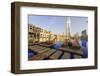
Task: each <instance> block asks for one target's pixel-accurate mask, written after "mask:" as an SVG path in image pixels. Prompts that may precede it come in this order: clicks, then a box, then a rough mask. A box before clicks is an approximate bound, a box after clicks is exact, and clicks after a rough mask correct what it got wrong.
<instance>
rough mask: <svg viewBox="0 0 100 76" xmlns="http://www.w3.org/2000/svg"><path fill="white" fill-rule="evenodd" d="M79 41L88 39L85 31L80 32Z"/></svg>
mask: <svg viewBox="0 0 100 76" xmlns="http://www.w3.org/2000/svg"><path fill="white" fill-rule="evenodd" d="M81 39H82V40H83V39H84V40H87V39H88V35H87V31H86V30H83V31H82V32H81Z"/></svg>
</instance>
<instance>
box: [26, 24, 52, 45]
mask: <svg viewBox="0 0 100 76" xmlns="http://www.w3.org/2000/svg"><path fill="white" fill-rule="evenodd" d="M50 36H51V34H50V31H47V30H45V29H42V28H39V27H36V26H35V25H32V24H29V25H28V42H29V43H30V44H31V43H35V42H46V41H49V40H50Z"/></svg>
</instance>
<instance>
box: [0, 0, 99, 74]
mask: <svg viewBox="0 0 100 76" xmlns="http://www.w3.org/2000/svg"><path fill="white" fill-rule="evenodd" d="M13 1H25V2H26V1H27V2H39V3H57V4H69V5H70V4H71V5H87V6H98V7H99V15H98V17H99V18H98V21H100V6H99V5H100V0H10V1H9V0H1V2H0V76H16V75H14V74H12V73H10V57H11V56H10V55H11V48H10V47H11V40H10V38H11V37H10V36H11V23H10V21H11V15H10V8H11V7H10V3H11V2H13ZM99 24H100V22H98V28H100V26H99ZM98 33H100V30H99V31H98ZM98 37H99V38H98V39H99V40H98V42H100V34H99V36H98ZM99 50H100V48H99ZM98 54H100V51H98ZM98 58H100V55H99V56H98ZM98 64H99V68H98V70H81V71H65V72H52V73H38V74H26V75H25V74H24V75H25V76H55V75H56V76H92V75H93V76H94V75H95V76H99V72H100V71H99V70H100V59H99V63H98ZM19 76H23V75H19Z"/></svg>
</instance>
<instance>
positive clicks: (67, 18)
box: [66, 17, 71, 39]
mask: <svg viewBox="0 0 100 76" xmlns="http://www.w3.org/2000/svg"><path fill="white" fill-rule="evenodd" d="M66 20H67V21H66V35H67V39H69V38H70V36H71V20H70V17H66Z"/></svg>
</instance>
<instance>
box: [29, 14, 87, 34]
mask: <svg viewBox="0 0 100 76" xmlns="http://www.w3.org/2000/svg"><path fill="white" fill-rule="evenodd" d="M66 17H67V16H44V15H29V16H28V24H33V25H36V26H37V27H40V28H43V29H46V30H48V31H51V32H53V33H54V34H63V33H65V32H66V23H67V18H66ZM70 20H71V35H74V34H75V33H79V35H81V31H82V30H84V29H86V30H87V31H88V18H87V17H75V16H70Z"/></svg>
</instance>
